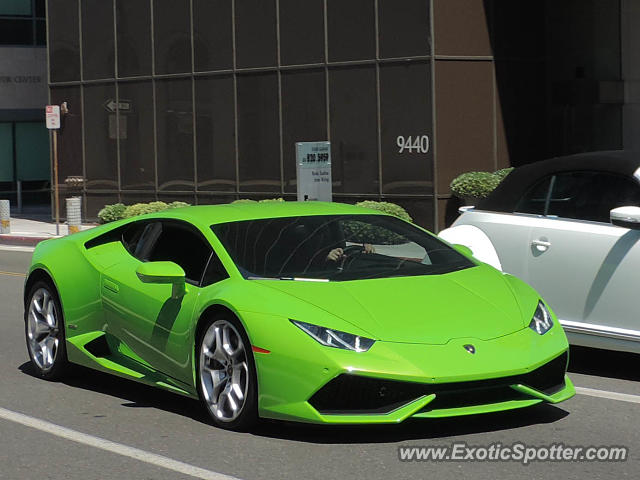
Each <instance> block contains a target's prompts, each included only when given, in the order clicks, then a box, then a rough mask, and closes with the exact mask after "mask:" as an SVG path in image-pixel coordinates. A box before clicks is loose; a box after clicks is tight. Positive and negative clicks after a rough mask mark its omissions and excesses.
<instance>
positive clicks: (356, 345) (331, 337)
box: [291, 320, 375, 352]
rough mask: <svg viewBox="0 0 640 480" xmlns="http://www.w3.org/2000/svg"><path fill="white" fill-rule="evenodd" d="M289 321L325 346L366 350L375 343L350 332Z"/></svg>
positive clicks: (358, 350)
mask: <svg viewBox="0 0 640 480" xmlns="http://www.w3.org/2000/svg"><path fill="white" fill-rule="evenodd" d="M291 322H292V323H293V324H294V325H295V326H296V327H298V328H299V329H300V330H302V331H303V332H305V333H306V334H308V335H309V336H310V337H311V338H313V339H314V340H316V341H317V342H319V343H321V344H322V345H325V346H327V347H334V348H342V349H343V350H352V351H354V352H366V351H367V350H369V349H370V348H371V346H372V345H373V344H374V343H375V340H372V339H370V338H367V337H361V336H359V335H353V334H352V333H347V332H341V331H340V330H332V329H330V328H325V327H320V326H318V325H313V324H311V323H305V322H299V321H297V320H291Z"/></svg>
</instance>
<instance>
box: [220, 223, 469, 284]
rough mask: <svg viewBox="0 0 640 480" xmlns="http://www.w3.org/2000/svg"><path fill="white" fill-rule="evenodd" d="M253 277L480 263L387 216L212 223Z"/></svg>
mask: <svg viewBox="0 0 640 480" xmlns="http://www.w3.org/2000/svg"><path fill="white" fill-rule="evenodd" d="M211 228H212V230H213V232H214V233H215V234H216V236H217V237H218V239H219V240H220V242H221V243H222V244H223V246H224V248H225V250H226V251H227V253H228V254H229V255H230V256H231V258H232V260H233V261H234V263H235V264H236V266H237V267H238V270H240V273H241V274H242V275H243V276H244V277H245V278H249V279H253V278H265V277H267V278H276V279H280V280H298V279H304V278H308V279H314V280H325V281H343V280H359V279H368V278H386V277H397V276H418V275H439V274H444V273H450V272H454V271H456V270H461V269H465V268H470V267H473V266H475V264H474V263H473V262H471V261H470V260H469V259H468V258H466V257H465V256H463V255H461V254H460V253H459V252H457V251H456V250H455V249H453V248H451V247H450V246H448V245H447V244H445V243H443V242H442V241H440V240H439V239H437V238H436V237H434V236H432V235H429V234H427V233H425V232H423V231H422V230H420V229H418V228H416V227H414V226H412V225H411V224H408V223H406V222H403V221H402V220H400V219H397V218H395V217H391V216H387V215H367V214H359V215H314V216H300V217H283V218H265V219H255V220H243V221H237V222H229V223H222V224H217V225H213V226H212V227H211Z"/></svg>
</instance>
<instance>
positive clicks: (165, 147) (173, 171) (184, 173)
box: [156, 79, 194, 191]
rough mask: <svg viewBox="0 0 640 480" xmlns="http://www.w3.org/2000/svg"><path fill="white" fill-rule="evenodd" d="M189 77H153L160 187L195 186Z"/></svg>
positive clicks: (185, 188) (189, 187) (162, 188)
mask: <svg viewBox="0 0 640 480" xmlns="http://www.w3.org/2000/svg"><path fill="white" fill-rule="evenodd" d="M192 112H193V108H192V103H191V79H170V80H157V81H156V122H157V123H156V125H157V126H156V128H157V135H156V138H157V156H158V189H159V190H174V191H175V190H194V173H193V113H192Z"/></svg>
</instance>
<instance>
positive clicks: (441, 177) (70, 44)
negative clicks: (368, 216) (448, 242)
mask: <svg viewBox="0 0 640 480" xmlns="http://www.w3.org/2000/svg"><path fill="white" fill-rule="evenodd" d="M638 3H640V0H615V1H609V0H558V1H553V2H552V1H538V0H536V1H533V0H531V1H529V0H519V1H514V0H432V1H429V0H348V1H346V0H304V1H301V0H82V1H79V0H49V1H48V27H49V64H50V72H49V73H50V79H49V80H50V95H51V101H52V102H53V103H61V102H63V101H66V102H67V103H68V105H69V107H70V114H69V115H68V116H67V117H66V118H65V119H64V127H63V129H62V132H61V141H60V147H59V148H60V151H59V153H60V159H61V162H60V164H61V165H60V166H61V179H62V180H64V179H65V178H66V177H68V176H81V177H84V178H85V180H86V182H85V186H84V188H83V194H84V195H85V199H86V202H85V206H86V213H87V215H88V217H89V218H92V217H95V214H96V212H97V211H98V210H99V209H100V208H101V207H102V206H103V205H104V204H105V203H114V202H117V201H122V202H124V203H133V202H137V201H148V200H152V199H156V198H157V199H161V200H183V201H187V202H190V203H219V202H227V201H230V200H233V199H235V198H255V199H259V198H269V197H280V196H283V197H285V198H287V199H294V198H295V191H296V185H295V159H294V144H295V142H298V141H313V140H330V141H331V143H332V161H333V167H332V169H333V172H332V173H333V180H334V185H333V189H334V199H335V200H336V201H345V202H355V201H358V200H362V199H382V200H388V201H393V202H396V203H399V204H401V205H403V206H405V207H406V208H407V209H408V210H409V212H410V213H411V215H412V216H413V217H414V218H415V219H416V220H417V221H418V223H419V224H421V225H424V226H426V227H428V228H433V229H438V228H441V227H442V226H444V225H445V224H447V223H449V222H450V221H452V220H453V218H455V215H456V211H457V207H458V206H459V205H458V201H457V200H456V199H455V198H452V196H451V194H450V191H449V184H450V182H451V180H452V179H453V178H454V177H455V176H457V175H458V174H460V173H462V172H464V171H469V170H488V171H493V170H496V169H499V168H502V167H505V166H508V165H516V166H517V165H520V164H523V163H527V162H531V161H536V160H540V159H543V158H548V157H550V156H554V155H562V154H568V153H574V152H579V151H588V150H598V149H611V148H622V147H623V146H627V145H632V144H635V143H637V142H636V140H635V139H636V137H637V135H636V134H635V132H636V131H637V128H636V125H639V124H638V121H637V118H640V117H639V116H638V115H637V112H636V109H635V107H634V103H635V100H634V99H635V98H636V97H637V95H636V92H635V90H636V89H635V86H634V85H635V83H633V82H634V81H635V80H634V79H635V77H634V73H633V72H634V71H635V68H637V65H636V63H637V62H635V57H636V55H635V54H634V53H633V52H634V51H636V50H640V49H638V48H636V46H637V45H636V44H637V42H636V41H635V37H636V35H635V34H634V33H633V32H634V31H635V30H634V28H633V25H634V23H633V22H634V19H636V17H637V12H636V10H637V5H638ZM623 71H624V78H623ZM631 77H633V78H631ZM425 139H428V149H427V148H425V146H426V143H427V140H425ZM409 140H411V142H410V143H409ZM420 142H423V143H420Z"/></svg>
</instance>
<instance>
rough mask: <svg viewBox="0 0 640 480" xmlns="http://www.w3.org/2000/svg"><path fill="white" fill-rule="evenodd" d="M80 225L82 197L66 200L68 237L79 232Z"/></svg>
mask: <svg viewBox="0 0 640 480" xmlns="http://www.w3.org/2000/svg"><path fill="white" fill-rule="evenodd" d="M81 224H82V197H71V198H67V225H68V226H69V235H71V234H72V233H76V232H78V231H79V230H80V225H81Z"/></svg>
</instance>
